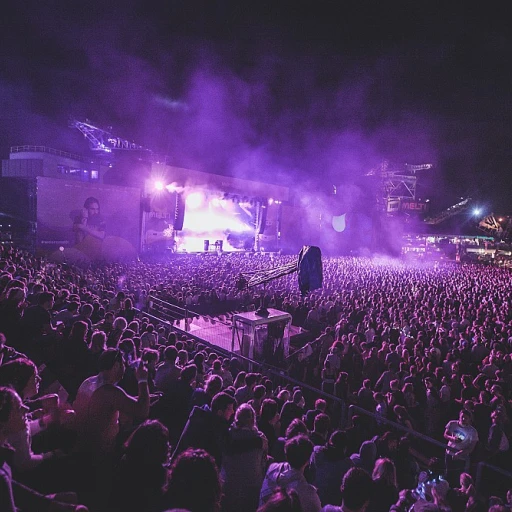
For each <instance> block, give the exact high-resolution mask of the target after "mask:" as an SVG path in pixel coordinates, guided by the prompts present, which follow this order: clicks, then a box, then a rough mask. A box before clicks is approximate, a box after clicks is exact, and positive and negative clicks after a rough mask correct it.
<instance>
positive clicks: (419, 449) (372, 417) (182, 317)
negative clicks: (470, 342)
mask: <svg viewBox="0 0 512 512" xmlns="http://www.w3.org/2000/svg"><path fill="white" fill-rule="evenodd" d="M151 299H152V300H153V305H152V306H150V308H149V311H147V312H145V313H144V315H146V316H148V317H149V318H151V319H152V320H153V321H155V322H157V323H163V324H164V325H166V326H167V327H169V328H172V329H173V330H174V331H177V332H179V333H181V334H184V335H186V336H187V338H191V339H193V340H195V341H196V342H198V343H201V344H203V345H205V346H207V347H208V348H209V349H210V350H211V351H213V352H215V353H217V354H219V355H221V356H222V357H233V356H235V357H236V358H237V359H238V360H239V361H240V362H241V364H242V369H245V370H248V371H253V372H258V373H261V374H262V375H264V376H266V377H268V378H270V379H271V380H272V382H273V384H274V389H276V388H277V387H278V386H281V387H284V386H287V385H291V386H292V387H294V386H299V387H300V389H301V390H302V393H303V395H304V398H305V400H306V402H307V403H308V404H312V403H314V401H315V400H316V399H318V398H324V399H325V400H326V401H327V403H328V404H329V408H330V411H331V417H332V419H333V427H335V428H336V427H341V428H344V427H346V426H347V425H348V424H352V419H353V417H354V416H355V415H358V416H362V417H365V418H366V419H367V422H366V423H367V427H368V432H370V431H372V432H373V434H371V435H374V434H375V433H382V432H384V431H386V430H388V431H392V432H395V433H397V434H400V435H401V436H403V435H407V436H408V437H409V439H411V450H410V453H411V455H412V456H413V457H414V458H415V459H416V460H417V461H418V464H419V465H420V467H421V468H422V469H426V468H430V467H431V464H432V463H433V462H434V461H436V460H437V464H438V465H439V466H436V467H435V469H436V470H439V471H442V470H443V468H444V454H445V452H446V450H450V448H448V446H447V445H446V444H445V443H443V442H441V441H438V440H436V439H433V438H431V437H429V436H427V435H425V434H422V433H421V432H418V431H416V430H412V429H409V428H407V427H404V426H403V425H400V424H398V423H395V422H394V421H392V420H389V419H387V418H382V417H380V416H377V415H376V414H375V413H373V412H370V411H368V410H366V409H363V408H362V407H359V406H357V405H349V404H347V403H345V402H344V401H343V400H342V399H340V398H339V397H337V396H334V395H331V394H330V393H326V392H324V391H322V390H320V389H318V388H316V387H314V386H310V385H309V384H306V383H305V382H302V381H299V380H297V379H294V378H292V377H290V376H289V375H288V374H287V371H286V370H284V369H280V368H276V367H274V366H271V365H269V364H267V363H262V362H260V361H255V360H254V359H250V358H247V357H244V356H242V355H240V354H238V353H237V354H233V353H232V352H231V351H230V350H226V349H224V348H222V347H219V346H218V345H215V344H214V343H210V342H208V341H207V340H205V339H203V338H200V337H198V336H195V335H194V334H193V333H192V332H190V330H189V329H188V326H187V323H188V322H191V321H193V318H195V317H197V316H199V315H198V313H196V312H192V311H190V310H188V309H184V308H180V307H178V306H174V305H172V304H169V303H167V302H165V301H163V300H161V299H158V298H157V297H154V296H151ZM161 313H164V315H163V317H162V316H158V314H161ZM165 317H167V318H165ZM180 325H183V328H181V327H180ZM371 435H370V437H371ZM471 472H472V473H473V474H474V475H475V487H476V492H477V494H478V495H479V496H484V497H489V496H491V495H499V496H504V495H505V494H506V492H507V490H508V489H511V488H512V473H511V472H509V471H506V470H504V469H502V468H500V467H497V466H494V465H492V464H489V463H487V462H478V463H477V464H475V465H473V467H472V471H471Z"/></svg>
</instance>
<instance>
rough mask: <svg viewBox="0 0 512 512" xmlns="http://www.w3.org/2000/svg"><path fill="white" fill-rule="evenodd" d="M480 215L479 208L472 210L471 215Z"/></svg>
mask: <svg viewBox="0 0 512 512" xmlns="http://www.w3.org/2000/svg"><path fill="white" fill-rule="evenodd" d="M481 213H482V210H481V208H474V209H473V215H480V214H481Z"/></svg>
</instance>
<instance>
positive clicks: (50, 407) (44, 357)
mask: <svg viewBox="0 0 512 512" xmlns="http://www.w3.org/2000/svg"><path fill="white" fill-rule="evenodd" d="M0 247H1V252H0V333H1V334H0V510H1V511H2V512H3V511H6V512H14V511H16V510H21V511H35V510H37V511H45V510H48V511H55V510H56V511H59V510H75V511H87V510H90V511H92V512H96V511H98V512H104V511H105V512H107V511H112V512H121V511H123V512H125V511H126V512H131V511H133V512H163V511H169V510H176V511H178V510H179V511H189V512H210V511H211V512H235V511H236V512H239V511H240V512H256V511H258V512H269V511H282V512H285V511H287V512H288V511H289V512H320V511H324V512H338V511H344V512H359V511H361V512H363V511H368V512H388V511H391V510H392V511H396V512H406V511H410V510H412V511H418V512H419V511H424V510H425V511H426V510H429V511H430V510H432V511H443V512H449V511H453V512H459V511H461V512H462V511H468V512H470V511H471V512H472V511H475V512H476V511H487V510H489V511H492V512H507V511H510V510H512V476H511V474H510V473H509V471H510V469H511V467H512V466H511V464H510V460H511V459H512V457H511V454H512V452H511V450H510V443H509V440H510V439H512V437H511V435H512V425H511V421H510V420H511V418H512V410H511V409H512V274H511V272H510V270H508V269H503V268H498V267H495V266H481V265H469V264H455V263H446V262H445V263H437V264H428V265H427V264H415V265H411V264H403V263H402V262H400V261H396V260H391V259H385V258H381V259H370V258H355V257H354V258H352V257H339V258H324V261H323V286H322V288H321V289H317V290H313V291H311V292H309V293H308V294H306V295H305V296H303V295H301V293H300V292H299V290H298V286H297V283H296V281H297V277H296V276H295V275H293V274H290V275H286V276H283V277H280V278H279V279H275V280H273V281H271V282H269V283H268V284H267V285H266V286H265V289H264V292H263V299H262V297H261V290H260V289H255V288H254V289H253V288H243V287H240V286H237V282H239V276H240V275H241V274H243V273H248V272H253V271H254V270H264V269H272V268H274V269H275V268H276V267H279V266H281V265H284V264H289V263H290V262H291V261H293V258H292V257H290V256H277V255H272V256H268V255H266V256H262V255H250V256H247V255H245V254H231V255H228V254H225V255H219V256H211V255H208V256H198V255H174V256H173V257H172V258H170V259H169V260H168V261H167V262H165V263H157V262H144V261H137V262H134V263H129V264H121V263H103V264H95V265H94V266H90V267H88V268H78V267H74V266H72V265H68V264H66V263H65V262H62V263H59V264H57V263H51V262H49V261H47V260H46V259H44V258H43V257H40V256H34V255H32V254H30V253H28V252H26V251H23V250H19V249H16V248H14V247H10V246H0ZM152 297H158V298H159V299H161V300H165V301H167V302H169V303H171V304H174V305H176V306H179V307H183V308H187V309H188V310H190V311H194V312H196V313H197V314H200V315H203V316H205V317H207V318H209V319H216V320H217V321H225V322H229V319H230V316H231V315H232V313H233V312H234V311H247V310H251V309H255V308H257V307H258V306H259V304H260V300H263V301H264V303H265V305H266V306H267V307H273V308H276V309H279V310H282V311H287V312H289V313H290V314H291V315H292V318H293V323H294V325H296V326H298V327H301V328H303V329H304V331H305V332H308V333H310V339H309V341H308V343H306V344H305V345H303V346H298V347H295V348H294V350H293V351H292V352H293V354H292V355H291V357H290V358H289V359H288V360H287V367H286V369H285V370H284V369H283V370H282V373H283V374H284V373H286V374H287V375H288V376H289V377H290V379H288V380H286V379H284V380H283V379H281V380H279V381H278V380H276V379H275V373H272V372H270V373H267V372H266V371H265V370H264V367H260V368H257V369H255V368H254V366H253V367H250V366H248V365H247V363H246V361H244V360H242V359H241V358H240V357H237V356H236V355H235V354H229V355H227V354H225V353H220V352H218V351H216V350H215V348H214V347H211V346H208V345H207V344H206V343H204V342H201V341H200V340H198V339H196V338H194V337H193V336H192V335H191V333H190V332H187V331H186V330H184V331H183V330H181V329H177V328H176V327H177V322H176V324H175V325H172V323H169V322H159V321H158V320H157V319H155V318H154V317H153V316H152V315H150V314H149V313H148V306H149V303H150V301H151V300H152ZM262 368H263V369H262ZM315 390H316V391H315Z"/></svg>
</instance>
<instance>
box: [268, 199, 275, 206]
mask: <svg viewBox="0 0 512 512" xmlns="http://www.w3.org/2000/svg"><path fill="white" fill-rule="evenodd" d="M268 204H269V206H270V205H271V204H274V200H273V199H272V198H271V197H269V199H268Z"/></svg>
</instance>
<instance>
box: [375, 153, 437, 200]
mask: <svg viewBox="0 0 512 512" xmlns="http://www.w3.org/2000/svg"><path fill="white" fill-rule="evenodd" d="M432 167H433V165H432V164H419V165H411V164H401V165H396V164H391V163H390V162H389V161H388V160H384V161H383V162H382V163H381V164H380V165H379V166H377V167H375V168H373V169H371V170H370V171H369V172H368V173H366V176H377V177H379V178H380V179H381V198H379V202H381V201H382V204H383V206H384V207H386V205H388V204H390V202H391V203H392V202H393V201H398V200H400V199H409V200H411V199H412V200H415V199H416V183H417V180H418V178H417V176H416V172H417V171H424V170H427V169H431V168H432Z"/></svg>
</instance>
